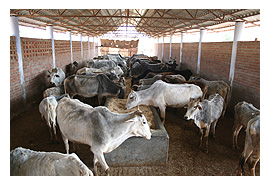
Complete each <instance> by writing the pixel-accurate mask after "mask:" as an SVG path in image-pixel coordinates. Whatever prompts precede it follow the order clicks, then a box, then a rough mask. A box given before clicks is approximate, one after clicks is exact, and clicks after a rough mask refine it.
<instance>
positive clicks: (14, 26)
mask: <svg viewBox="0 0 270 186" xmlns="http://www.w3.org/2000/svg"><path fill="white" fill-rule="evenodd" d="M10 26H11V35H12V36H15V40H16V50H17V56H18V66H19V76H20V84H21V92H22V99H23V106H24V110H25V109H26V91H25V82H24V72H23V57H22V47H21V39H20V31H19V21H18V17H15V16H11V17H10Z"/></svg>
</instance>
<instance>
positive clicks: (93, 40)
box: [93, 37, 96, 58]
mask: <svg viewBox="0 0 270 186" xmlns="http://www.w3.org/2000/svg"><path fill="white" fill-rule="evenodd" d="M93 43H94V56H93V58H94V57H95V55H96V54H95V52H96V45H95V37H93Z"/></svg>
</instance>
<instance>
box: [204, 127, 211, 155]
mask: <svg viewBox="0 0 270 186" xmlns="http://www.w3.org/2000/svg"><path fill="white" fill-rule="evenodd" d="M209 131H210V126H209V125H207V127H206V129H205V134H204V139H205V153H206V154H208V136H209Z"/></svg>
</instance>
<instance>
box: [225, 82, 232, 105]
mask: <svg viewBox="0 0 270 186" xmlns="http://www.w3.org/2000/svg"><path fill="white" fill-rule="evenodd" d="M230 93H231V87H230V85H228V91H227V94H226V98H225V100H224V102H225V104H226V105H229V100H228V99H229V94H230Z"/></svg>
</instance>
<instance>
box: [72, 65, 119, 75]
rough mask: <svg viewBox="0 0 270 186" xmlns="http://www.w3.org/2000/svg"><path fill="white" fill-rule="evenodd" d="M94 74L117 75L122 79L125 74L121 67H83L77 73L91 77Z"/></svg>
mask: <svg viewBox="0 0 270 186" xmlns="http://www.w3.org/2000/svg"><path fill="white" fill-rule="evenodd" d="M92 73H98V74H99V73H115V74H116V75H117V76H118V77H121V76H122V75H123V74H124V72H123V70H122V69H121V67H119V66H116V67H112V68H109V67H101V68H87V67H83V68H81V69H79V70H78V71H77V73H76V74H77V75H91V74H92Z"/></svg>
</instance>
